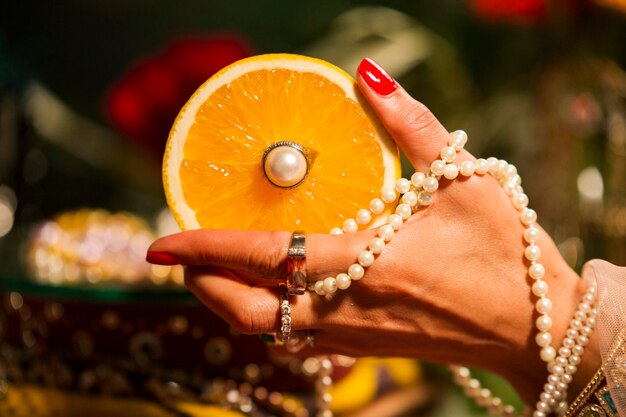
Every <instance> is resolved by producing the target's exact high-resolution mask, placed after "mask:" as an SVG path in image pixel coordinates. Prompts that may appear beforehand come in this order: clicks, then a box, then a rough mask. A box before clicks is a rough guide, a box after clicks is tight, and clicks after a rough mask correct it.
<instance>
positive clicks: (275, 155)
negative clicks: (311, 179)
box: [263, 145, 308, 188]
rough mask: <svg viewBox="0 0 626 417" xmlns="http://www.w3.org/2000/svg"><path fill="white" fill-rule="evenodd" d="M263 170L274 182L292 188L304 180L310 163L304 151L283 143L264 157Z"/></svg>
mask: <svg viewBox="0 0 626 417" xmlns="http://www.w3.org/2000/svg"><path fill="white" fill-rule="evenodd" d="M263 170H264V171H265V175H266V177H267V179H268V180H269V181H270V182H271V183H272V184H274V185H276V186H278V187H281V188H290V187H293V186H296V185H297V184H299V183H300V182H302V180H304V177H305V176H306V174H307V170H308V163H307V160H306V157H305V156H304V154H303V153H302V151H300V150H298V149H296V148H295V147H293V146H289V145H283V146H277V147H275V148H273V149H271V150H270V151H269V152H268V153H267V155H266V156H265V157H264V162H263Z"/></svg>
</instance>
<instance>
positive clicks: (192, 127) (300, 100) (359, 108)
mask: <svg viewBox="0 0 626 417" xmlns="http://www.w3.org/2000/svg"><path fill="white" fill-rule="evenodd" d="M399 176H400V162H399V157H398V151H397V148H396V146H395V144H394V142H393V141H392V140H391V138H390V137H389V136H388V135H387V133H386V132H385V130H384V129H383V128H382V127H381V125H380V124H379V123H378V121H377V119H376V118H375V116H374V115H373V113H372V111H371V110H370V109H369V107H368V106H367V104H366V103H365V102H364V99H363V98H362V97H361V96H360V93H359V92H358V89H357V87H356V84H355V81H354V80H353V79H352V78H351V77H350V76H349V75H348V74H346V73H345V72H344V71H342V70H341V69H339V68H337V67H335V66H333V65H331V64H329V63H327V62H324V61H321V60H319V59H314V58H309V57H304V56H299V55H291V54H269V55H260V56H255V57H251V58H246V59H243V60H241V61H237V62H235V63H234V64H232V65H230V66H228V67H225V68H224V69H222V70H221V71H220V72H218V73H217V74H215V75H214V76H213V77H211V78H210V79H209V80H208V81H206V82H205V83H204V84H203V85H202V86H200V88H199V89H198V90H197V91H196V92H195V93H194V94H193V95H192V97H191V98H190V99H189V101H188V102H187V104H185V106H184V107H183V108H182V110H181V111H180V113H179V114H178V117H177V118H176V120H175V122H174V125H173V127H172V130H171V131H170V135H169V138H168V141H167V145H166V149H165V155H164V161H163V184H164V188H165V195H166V198H167V202H168V204H169V206H170V209H171V211H172V213H173V215H174V217H175V218H176V220H177V222H178V224H179V225H180V227H181V228H182V229H183V230H189V229H197V228H211V229H254V230H292V231H293V230H298V229H300V230H305V231H306V232H307V233H321V232H328V231H329V230H330V229H331V228H333V227H336V226H341V225H342V224H343V222H344V221H345V219H347V218H353V217H354V216H355V215H356V213H357V211H358V210H359V209H361V208H367V207H369V202H370V200H371V199H373V198H376V197H378V196H379V195H380V191H381V188H382V187H391V188H393V187H394V184H395V181H396V179H397V178H398V177H399ZM389 210H391V207H389ZM385 214H388V213H385V212H383V213H381V214H379V215H374V216H373V224H374V225H376V224H377V223H378V224H381V223H382V221H383V220H384V219H383V218H382V216H384V215H385Z"/></svg>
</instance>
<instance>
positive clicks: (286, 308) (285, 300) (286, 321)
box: [278, 284, 291, 343]
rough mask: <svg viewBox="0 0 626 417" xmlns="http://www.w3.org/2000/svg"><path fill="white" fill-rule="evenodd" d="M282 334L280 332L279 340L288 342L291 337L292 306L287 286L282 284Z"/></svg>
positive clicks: (280, 286) (280, 287)
mask: <svg viewBox="0 0 626 417" xmlns="http://www.w3.org/2000/svg"><path fill="white" fill-rule="evenodd" d="M278 288H279V290H280V307H279V311H280V332H278V340H279V341H280V342H283V343H285V342H287V341H288V340H289V338H290V337H291V306H290V305H289V291H288V289H287V286H286V285H284V284H280V285H279V286H278Z"/></svg>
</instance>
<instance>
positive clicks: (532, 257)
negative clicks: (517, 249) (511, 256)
mask: <svg viewBox="0 0 626 417" xmlns="http://www.w3.org/2000/svg"><path fill="white" fill-rule="evenodd" d="M524 256H525V257H526V259H528V260H529V261H536V260H537V259H539V257H540V256H541V249H539V246H537V245H534V244H532V245H528V246H527V247H526V249H525V250H524Z"/></svg>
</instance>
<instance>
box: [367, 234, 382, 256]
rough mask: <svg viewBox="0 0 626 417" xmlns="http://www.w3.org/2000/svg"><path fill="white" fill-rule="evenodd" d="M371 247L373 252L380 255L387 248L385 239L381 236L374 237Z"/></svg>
mask: <svg viewBox="0 0 626 417" xmlns="http://www.w3.org/2000/svg"><path fill="white" fill-rule="evenodd" d="M369 248H370V250H371V251H372V253H374V254H376V255H378V254H379V253H381V252H382V251H383V249H385V241H384V240H383V239H381V238H379V237H374V238H372V240H370V244H369Z"/></svg>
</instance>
